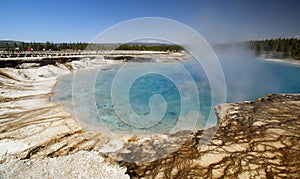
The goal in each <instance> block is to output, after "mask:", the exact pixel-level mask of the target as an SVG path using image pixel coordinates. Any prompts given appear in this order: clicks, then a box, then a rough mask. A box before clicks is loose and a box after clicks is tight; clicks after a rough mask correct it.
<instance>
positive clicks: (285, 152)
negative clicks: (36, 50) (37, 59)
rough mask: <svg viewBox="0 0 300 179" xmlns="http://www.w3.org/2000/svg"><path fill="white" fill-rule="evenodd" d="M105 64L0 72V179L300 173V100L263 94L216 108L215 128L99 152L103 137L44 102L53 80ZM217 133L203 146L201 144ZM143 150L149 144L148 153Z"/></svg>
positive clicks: (90, 62)
mask: <svg viewBox="0 0 300 179" xmlns="http://www.w3.org/2000/svg"><path fill="white" fill-rule="evenodd" d="M167 61H168V60H167ZM111 63H115V61H114V60H105V59H104V58H95V59H92V60H91V59H81V60H77V61H66V62H64V63H54V64H50V65H44V66H40V65H36V64H22V65H19V66H18V68H0V83H1V88H0V90H1V91H0V130H1V132H0V161H1V164H0V172H1V173H0V177H4V178H19V177H30V176H34V177H43V178H52V177H57V176H65V177H68V178H74V177H78V176H81V177H83V178H90V177H95V178H97V176H103V175H102V174H103V173H105V176H104V177H107V178H122V177H124V178H128V177H129V176H130V177H133V178H134V177H145V178H154V177H156V178H161V177H164V178H178V177H179V178H193V177H200V178H219V177H228V178H236V177H240V178H242V177H246V178H251V177H253V178H254V177H260V178H261V177H262V178H270V177H271V178H272V177H279V178H283V177H287V178H297V176H300V162H299V161H300V143H299V141H300V132H299V128H300V95H268V96H266V97H264V98H261V99H258V100H257V101H255V102H244V103H238V104H223V105H220V106H217V107H216V111H217V115H218V117H219V120H220V125H219V128H217V127H214V128H210V129H208V130H206V131H202V130H200V131H183V132H181V133H177V134H175V135H172V136H171V135H169V136H153V137H152V138H148V139H139V138H133V139H130V140H128V142H127V143H126V144H125V145H124V146H123V149H122V150H120V152H119V153H118V154H116V156H115V157H113V158H112V157H109V156H111V155H107V154H104V153H101V152H100V151H101V150H103V149H104V148H105V147H106V146H107V145H108V144H109V139H107V138H104V137H101V133H98V132H95V131H87V130H82V129H81V128H80V127H79V126H78V124H77V123H76V121H75V120H74V119H73V118H72V117H71V115H70V114H69V113H67V112H65V111H64V109H63V106H62V105H61V104H57V103H53V102H49V99H50V96H51V94H52V87H53V86H54V85H55V83H56V79H57V77H58V76H59V75H63V74H68V73H71V71H73V70H78V69H86V68H93V67H96V66H101V67H105V66H107V65H109V64H111ZM121 63H122V62H121ZM215 130H217V133H216V135H214V137H213V138H212V139H211V140H210V141H209V143H208V144H207V145H205V146H204V145H201V144H199V140H200V139H203V138H205V137H206V136H207V135H209V133H210V132H212V131H215ZM182 136H187V139H186V140H185V142H184V143H183V145H181V146H179V148H178V150H176V151H174V152H171V153H168V151H165V153H164V154H165V155H163V154H162V156H163V157H158V158H155V157H157V154H159V153H160V152H161V151H162V149H161V147H160V146H164V145H169V146H171V148H172V146H173V144H174V146H175V145H176V141H177V140H180V138H181V137H182ZM166 139H167V140H166ZM172 141H173V143H172ZM143 145H144V146H145V145H146V146H149V147H147V150H145V148H141V146H143ZM176 147H178V146H176ZM132 154H134V155H132ZM150 154H153V157H154V158H153V159H154V160H150V161H149V162H141V163H134V162H128V158H132V157H133V158H132V161H134V160H135V159H140V158H143V157H145V156H147V157H149V156H150V157H151V156H152V155H150ZM134 157H135V158H134ZM79 158H80V160H82V161H84V162H79V161H78V160H79ZM70 162H71V163H72V165H70ZM55 163H57V164H59V167H58V166H57V165H55ZM34 166H36V167H34ZM58 168H59V169H58ZM74 170H77V171H74ZM81 172H82V173H81ZM62 173H63V174H62ZM79 173H81V174H80V175H79Z"/></svg>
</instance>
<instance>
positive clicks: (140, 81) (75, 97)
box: [51, 55, 300, 134]
mask: <svg viewBox="0 0 300 179" xmlns="http://www.w3.org/2000/svg"><path fill="white" fill-rule="evenodd" d="M220 63H221V65H222V68H223V71H224V75H225V81H226V87H227V101H226V102H241V101H244V100H255V99H257V98H259V97H262V96H264V95H266V94H270V93H299V92H300V78H299V76H300V68H299V66H293V65H287V64H279V63H272V62H266V61H263V60H261V59H257V58H255V57H252V56H250V55H246V56H245V55H244V56H242V55H237V56H235V55H229V56H228V55H227V56H226V55H224V56H223V57H222V58H220ZM149 64H150V63H147V62H144V63H130V65H129V66H128V68H127V71H125V72H123V73H122V79H126V78H127V77H128V78H129V77H130V75H132V74H134V73H135V72H139V73H141V70H143V69H145V68H142V67H145V66H149V68H152V67H151V65H149ZM122 65H123V64H114V65H109V69H105V70H101V69H98V68H95V69H87V70H81V71H78V72H76V77H74V74H73V75H65V76H61V77H60V78H59V81H58V83H57V85H56V86H55V88H54V93H55V94H54V95H53V97H52V99H51V100H52V101H55V102H59V103H62V104H64V106H65V108H66V109H67V110H68V111H69V112H71V113H73V114H74V117H76V119H77V120H78V121H79V123H81V124H83V126H84V127H86V128H92V129H95V130H102V128H106V129H108V131H111V132H113V133H121V134H122V133H124V134H161V133H167V132H170V131H172V130H174V128H176V127H177V128H178V126H179V125H192V126H193V127H195V129H200V128H204V127H208V126H210V125H214V124H216V116H212V117H211V116H209V113H210V111H211V110H214V106H212V105H211V104H212V102H211V101H212V96H211V88H210V85H209V81H208V78H207V76H206V74H205V72H204V70H203V69H202V67H201V65H199V64H197V63H196V62H195V60H192V59H189V60H187V61H185V62H182V66H183V67H184V68H185V69H186V70H187V71H188V72H189V74H190V77H191V78H186V77H184V75H182V74H181V73H180V72H179V71H176V68H174V64H172V63H165V64H162V66H163V67H162V69H163V71H164V74H168V75H170V76H172V77H173V79H175V80H176V82H174V80H170V79H169V78H168V76H166V75H162V74H159V73H145V74H143V75H140V76H138V77H136V79H135V80H134V82H133V83H132V84H131V86H130V88H129V91H128V93H126V94H127V95H125V96H122V95H120V96H115V97H113V98H114V99H113V98H112V92H113V91H115V93H116V94H121V93H124V91H125V90H126V89H125V88H122V83H120V84H119V86H118V88H117V89H114V90H113V89H112V86H113V85H114V79H115V78H116V75H117V74H118V71H119V70H120V69H121V68H122ZM74 79H75V84H74ZM123 82H124V83H125V82H126V80H123ZM193 85H195V87H196V89H197V93H194V92H193V88H194V87H193ZM178 87H180V88H181V89H182V90H184V92H185V94H193V96H189V95H187V96H184V95H182V94H181V93H180V91H179V90H178ZM125 92H126V91H125ZM155 95H159V96H160V98H162V99H163V103H165V104H166V106H160V105H161V103H162V102H157V103H155V102H154V103H153V104H152V105H153V106H152V107H154V108H153V109H151V98H152V97H153V96H155ZM121 98H126V99H121ZM187 98H188V99H187ZM114 100H115V101H118V100H120V101H127V102H128V103H125V104H119V105H121V107H120V106H119V108H120V109H119V110H122V107H124V108H130V109H131V110H132V111H133V112H134V113H135V115H136V116H138V117H140V118H139V119H135V120H133V119H125V120H124V119H123V117H122V116H121V115H120V114H118V112H117V111H116V106H115V104H114V103H113V101H114ZM185 100H190V101H192V102H185ZM193 100H195V101H199V104H198V103H194V102H193ZM183 103H185V107H184V111H183V108H182V105H183ZM195 104H198V105H197V106H196V105H195ZM164 107H165V111H164V113H163V114H162V116H161V119H159V120H157V119H155V118H154V119H150V118H148V119H147V120H150V122H149V121H146V120H145V117H146V116H147V115H148V116H149V114H150V113H151V110H154V111H155V110H160V109H163V108H164ZM120 113H122V111H121V112H120ZM194 113H198V114H199V115H193V114H194ZM126 114H127V113H126V112H123V115H125V116H126ZM189 115H192V116H197V118H196V119H193V121H190V119H188V118H189V117H188V116H189ZM128 116H130V115H128ZM154 116H155V115H154ZM139 120H140V121H139ZM143 120H144V121H143ZM179 120H181V122H179ZM185 120H186V121H185ZM182 121H183V122H182ZM191 123H193V124H191ZM207 123H210V124H208V125H207ZM141 125H145V126H141ZM182 129H185V128H184V127H183V128H182Z"/></svg>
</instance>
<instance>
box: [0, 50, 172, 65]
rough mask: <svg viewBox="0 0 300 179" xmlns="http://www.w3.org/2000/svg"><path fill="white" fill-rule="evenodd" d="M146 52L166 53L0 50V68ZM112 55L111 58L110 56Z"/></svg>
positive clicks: (139, 52) (160, 52) (108, 57)
mask: <svg viewBox="0 0 300 179" xmlns="http://www.w3.org/2000/svg"><path fill="white" fill-rule="evenodd" d="M147 54H168V52H162V51H124V50H103V51H57V52H44V51H36V52H30V51H24V52H19V53H17V52H14V53H11V52H6V51H0V68H4V67H16V66H18V65H19V64H22V63H24V62H26V63H39V64H40V65H41V66H43V65H44V64H55V63H66V62H70V61H74V60H80V59H82V58H97V57H99V58H102V57H104V58H107V59H116V60H118V59H124V58H131V56H129V55H147ZM112 57H113V58H112Z"/></svg>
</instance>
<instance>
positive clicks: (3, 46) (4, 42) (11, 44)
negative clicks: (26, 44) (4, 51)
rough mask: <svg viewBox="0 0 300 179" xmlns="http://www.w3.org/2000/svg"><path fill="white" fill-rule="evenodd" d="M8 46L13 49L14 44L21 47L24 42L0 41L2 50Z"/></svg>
mask: <svg viewBox="0 0 300 179" xmlns="http://www.w3.org/2000/svg"><path fill="white" fill-rule="evenodd" d="M6 44H8V45H9V46H11V47H13V46H14V44H17V45H21V44H22V42H21V41H16V40H0V48H5V46H6Z"/></svg>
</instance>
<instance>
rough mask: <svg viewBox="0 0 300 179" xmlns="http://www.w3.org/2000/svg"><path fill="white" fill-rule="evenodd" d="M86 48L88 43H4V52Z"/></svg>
mask: <svg viewBox="0 0 300 179" xmlns="http://www.w3.org/2000/svg"><path fill="white" fill-rule="evenodd" d="M87 46H88V43H81V42H76V43H52V42H46V43H39V42H29V43H28V42H18V43H17V42H14V43H12V44H11V43H7V42H6V43H5V47H4V50H6V51H11V50H20V51H26V50H28V49H32V50H35V51H42V50H47V51H48V50H53V51H60V50H84V49H85V48H86V47H87ZM2 49H3V47H2Z"/></svg>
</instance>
